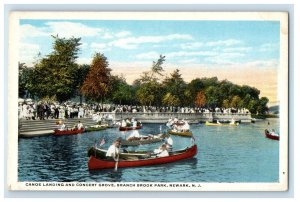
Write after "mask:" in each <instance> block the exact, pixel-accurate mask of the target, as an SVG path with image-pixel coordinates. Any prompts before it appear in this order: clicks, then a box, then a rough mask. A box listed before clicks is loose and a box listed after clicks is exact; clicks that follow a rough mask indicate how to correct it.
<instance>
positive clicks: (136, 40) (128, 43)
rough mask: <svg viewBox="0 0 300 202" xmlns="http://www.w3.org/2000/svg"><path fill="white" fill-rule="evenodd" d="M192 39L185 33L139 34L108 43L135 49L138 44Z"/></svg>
mask: <svg viewBox="0 0 300 202" xmlns="http://www.w3.org/2000/svg"><path fill="white" fill-rule="evenodd" d="M192 39H193V37H192V36H191V35H187V34H170V35H165V36H140V37H128V38H121V39H117V40H115V41H112V42H110V45H111V46H115V47H119V48H123V49H136V48H138V45H139V44H145V43H160V42H165V41H172V40H192Z"/></svg>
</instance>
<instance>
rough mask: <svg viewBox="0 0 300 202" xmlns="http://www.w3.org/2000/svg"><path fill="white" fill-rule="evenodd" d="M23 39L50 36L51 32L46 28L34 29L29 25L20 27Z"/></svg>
mask: <svg viewBox="0 0 300 202" xmlns="http://www.w3.org/2000/svg"><path fill="white" fill-rule="evenodd" d="M20 33H22V34H21V35H20V36H21V38H24V39H26V38H34V37H40V36H49V35H51V34H49V32H47V30H46V29H45V28H38V27H34V26H32V25H29V24H24V25H20Z"/></svg>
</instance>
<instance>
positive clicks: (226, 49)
mask: <svg viewBox="0 0 300 202" xmlns="http://www.w3.org/2000/svg"><path fill="white" fill-rule="evenodd" d="M251 50H253V48H252V47H235V48H233V47H231V48H223V49H222V51H224V52H248V51H251Z"/></svg>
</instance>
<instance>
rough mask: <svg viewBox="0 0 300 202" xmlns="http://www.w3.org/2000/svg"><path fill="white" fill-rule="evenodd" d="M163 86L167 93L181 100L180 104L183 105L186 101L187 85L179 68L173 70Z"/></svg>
mask: <svg viewBox="0 0 300 202" xmlns="http://www.w3.org/2000/svg"><path fill="white" fill-rule="evenodd" d="M163 86H164V88H165V90H166V92H167V93H171V94H172V95H173V96H175V97H176V99H178V100H180V105H183V103H184V102H185V96H184V92H185V90H186V87H187V85H186V83H185V82H184V80H183V79H182V77H181V74H180V73H179V70H178V69H176V70H175V71H174V72H172V73H171V75H170V77H167V78H165V79H164V81H163Z"/></svg>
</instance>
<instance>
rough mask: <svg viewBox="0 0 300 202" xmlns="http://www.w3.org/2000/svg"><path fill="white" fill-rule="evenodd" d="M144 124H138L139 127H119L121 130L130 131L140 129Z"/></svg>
mask: <svg viewBox="0 0 300 202" xmlns="http://www.w3.org/2000/svg"><path fill="white" fill-rule="evenodd" d="M142 128H143V126H137V127H119V131H128V130H139V129H142Z"/></svg>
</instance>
